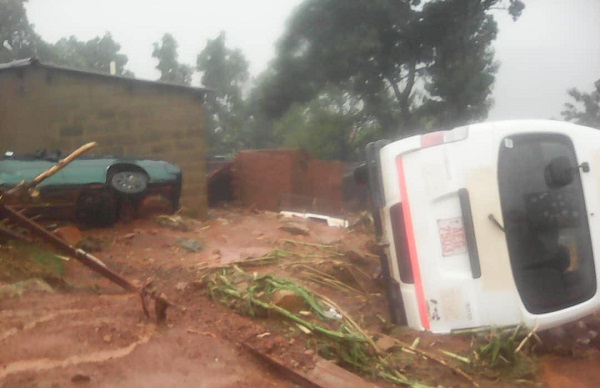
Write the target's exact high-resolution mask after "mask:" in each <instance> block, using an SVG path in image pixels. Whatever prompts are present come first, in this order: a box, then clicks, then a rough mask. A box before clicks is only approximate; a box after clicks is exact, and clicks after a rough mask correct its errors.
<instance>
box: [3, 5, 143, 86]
mask: <svg viewBox="0 0 600 388" xmlns="http://www.w3.org/2000/svg"><path fill="white" fill-rule="evenodd" d="M25 3H26V0H25V1H23V0H0V63H4V62H9V61H12V60H15V59H24V58H31V57H37V58H39V59H41V60H42V61H46V62H49V63H52V64H55V65H61V66H66V67H71V68H76V69H82V70H89V71H96V72H100V73H109V72H110V63H111V61H114V62H115V64H116V71H117V75H124V76H133V73H131V72H130V71H128V70H126V69H125V64H126V63H127V56H126V55H125V54H122V53H120V50H121V46H120V45H119V44H118V43H117V42H116V41H115V40H114V39H113V38H112V36H111V34H110V33H106V34H105V35H104V36H102V37H96V38H94V39H91V40H89V41H87V42H83V41H79V40H77V38H75V37H74V36H71V37H69V38H62V39H60V40H59V41H58V42H56V44H50V43H47V42H44V41H43V40H42V38H40V36H39V35H38V34H37V33H36V32H35V31H34V28H33V25H32V24H31V23H29V19H28V18H27V12H26V10H25V6H24V4H25Z"/></svg>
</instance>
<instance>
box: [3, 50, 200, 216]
mask: <svg viewBox="0 0 600 388" xmlns="http://www.w3.org/2000/svg"><path fill="white" fill-rule="evenodd" d="M205 92H206V91H205V90H204V89H199V88H191V87H186V86H179V85H173V84H165V83H160V82H153V81H145V80H139V79H134V78H126V77H120V76H112V75H108V74H100V73H93V72H87V71H81V70H75V69H68V68H63V67H57V66H52V65H48V64H44V63H40V62H39V61H37V60H36V59H26V60H19V61H14V62H10V63H8V64H0V152H2V153H3V152H5V151H7V150H11V151H15V152H17V153H31V152H33V151H35V150H37V149H43V148H45V149H48V150H53V149H60V150H61V151H63V154H65V153H68V152H71V151H73V150H74V149H76V148H77V147H79V146H80V145H82V144H84V143H87V142H90V141H96V142H98V143H99V147H98V148H96V149H95V150H93V153H94V154H96V155H106V154H110V155H114V156H118V157H150V158H156V159H164V160H167V161H169V162H172V163H175V164H177V165H178V166H179V167H181V169H182V170H183V192H182V197H181V202H182V205H183V206H184V207H185V208H187V209H189V210H191V211H192V212H193V213H194V214H196V215H199V216H202V215H204V214H205V212H206V206H207V200H206V178H205V177H206V167H205V152H204V111H203V101H204V95H205Z"/></svg>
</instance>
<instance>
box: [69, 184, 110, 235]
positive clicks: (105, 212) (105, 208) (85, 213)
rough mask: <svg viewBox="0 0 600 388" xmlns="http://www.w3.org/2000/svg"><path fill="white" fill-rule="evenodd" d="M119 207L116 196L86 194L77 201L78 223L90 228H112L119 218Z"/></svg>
mask: <svg viewBox="0 0 600 388" xmlns="http://www.w3.org/2000/svg"><path fill="white" fill-rule="evenodd" d="M118 209H119V206H118V201H117V198H116V197H115V195H114V194H112V193H110V192H107V191H101V192H84V193H82V194H81V195H80V196H79V199H78V200H77V208H76V213H77V221H78V222H80V223H82V224H85V225H90V226H100V227H102V226H111V225H113V224H114V223H115V222H117V220H118V218H119V211H118Z"/></svg>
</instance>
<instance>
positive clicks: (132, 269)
mask: <svg viewBox="0 0 600 388" xmlns="http://www.w3.org/2000/svg"><path fill="white" fill-rule="evenodd" d="M281 225H282V221H281V220H279V219H278V218H277V216H276V215H275V214H273V213H253V212H250V211H226V210H218V211H215V212H214V213H213V214H212V216H211V220H210V221H207V222H206V223H202V224H201V223H197V224H193V225H192V230H190V231H177V230H173V229H169V228H164V227H161V226H159V225H157V224H156V223H154V222H153V221H151V220H136V221H133V222H129V223H121V224H119V225H117V226H116V227H115V228H112V229H102V230H89V231H85V232H84V236H94V237H96V238H99V239H101V241H103V242H104V243H105V244H106V246H105V247H104V248H103V249H102V250H101V251H100V252H97V253H96V255H97V256H98V257H99V258H100V259H102V260H103V261H105V262H106V264H107V265H109V266H110V267H111V268H113V269H115V270H116V271H117V272H119V273H120V274H121V275H123V276H125V277H126V278H128V279H131V280H135V281H137V282H139V283H140V284H141V283H143V282H145V281H146V279H148V278H149V277H154V279H155V283H156V286H157V288H158V289H160V290H161V291H164V292H165V293H166V295H167V297H168V298H169V299H170V300H172V301H173V302H175V303H176V304H177V305H179V306H181V307H183V308H184V309H185V310H177V309H170V310H169V314H168V319H167V324H166V325H164V326H161V327H158V326H157V325H156V324H155V322H154V321H153V320H149V319H147V318H146V317H145V316H144V315H143V313H142V308H141V304H140V300H139V298H138V297H137V296H136V295H131V294H127V293H124V292H123V291H121V290H120V289H119V287H117V286H115V285H113V284H111V283H110V282H108V281H106V280H105V279H102V278H100V277H99V276H97V275H95V274H93V273H91V272H90V271H89V270H87V269H86V268H84V267H83V266H81V265H80V264H79V263H77V262H74V261H73V260H71V261H69V262H68V263H67V264H66V273H65V274H64V276H63V279H64V281H65V283H64V284H62V285H60V284H54V286H55V289H56V291H55V292H54V293H34V292H25V293H24V294H23V295H21V296H19V297H5V296H2V299H1V301H0V344H1V346H0V364H1V365H2V369H0V386H3V387H15V386H26V387H27V386H34V387H68V386H80V385H85V384H87V385H89V386H94V387H96V386H98V387H115V386H117V387H134V386H145V387H147V386H152V387H164V386H168V385H172V386H178V387H185V386H189V387H198V386H205V387H219V386H220V387H236V386H239V387H246V386H264V387H270V386H276V387H288V386H290V387H291V386H295V384H294V383H293V382H291V381H290V380H289V379H288V378H287V377H286V376H284V375H282V374H280V373H278V372H277V371H275V370H274V369H272V368H271V367H268V366H267V365H265V364H264V363H263V362H262V361H260V360H259V359H257V358H256V357H254V356H253V355H251V354H250V353H249V352H248V351H247V350H245V349H244V348H243V347H242V346H241V345H240V342H242V341H243V340H246V339H249V338H261V341H260V345H261V347H262V349H263V351H264V352H265V353H268V354H272V355H277V356H278V357H280V359H281V360H283V362H284V363H285V364H287V366H288V367H290V368H291V369H293V370H298V371H300V372H301V371H303V370H304V371H305V370H310V369H311V368H312V367H314V363H315V362H316V360H317V356H316V355H315V352H314V350H313V349H311V348H310V346H309V347H307V343H308V342H307V337H306V336H303V335H302V334H301V333H300V334H295V335H292V334H291V333H292V332H291V331H290V330H291V328H290V327H288V326H286V325H285V324H284V323H282V322H281V321H278V320H273V319H266V318H259V319H250V318H246V317H242V316H239V315H237V314H236V313H235V312H234V311H232V310H230V309H228V308H227V307H226V306H223V305H221V304H219V303H216V302H213V301H211V300H210V299H208V298H207V297H206V292H205V290H203V289H201V287H199V286H198V285H197V284H196V283H195V282H196V281H197V280H198V273H199V272H198V271H199V269H200V268H202V267H204V266H205V265H206V264H204V263H208V265H222V264H225V263H228V262H232V261H236V260H240V259H243V258H246V257H260V256H263V255H265V254H267V253H268V252H270V251H271V250H273V248H274V247H275V246H281V244H282V240H284V239H295V240H297V241H304V242H308V243H314V244H340V243H342V242H343V243H344V244H345V245H350V246H353V247H359V248H360V250H361V252H365V253H366V252H367V250H366V249H365V244H366V243H367V242H368V240H369V236H368V235H366V234H364V233H359V232H349V231H345V230H341V229H335V228H329V227H327V226H325V225H322V224H319V223H316V222H312V221H311V222H309V223H308V224H307V226H308V228H309V229H310V235H309V236H293V235H291V234H289V233H288V232H284V231H282V230H279V229H278V228H279V227H280V226H281ZM181 238H188V239H195V240H198V241H201V242H203V244H204V247H203V248H202V249H201V250H200V251H199V252H190V251H188V250H186V249H184V248H181V247H180V246H178V245H177V244H176V243H177V241H178V240H179V239H181ZM288 245H289V244H288ZM287 248H288V249H292V248H293V247H291V246H287ZM14 252H15V250H14V249H13V248H9V247H7V246H4V247H3V248H2V250H1V251H0V258H6V257H9V256H11V254H13V253H14ZM364 257H366V258H367V259H368V260H369V261H370V262H366V263H362V264H363V266H364V268H365V271H370V270H371V269H372V268H373V266H376V264H377V261H376V259H375V258H373V257H372V256H370V255H368V253H366V254H365V256H364ZM3 272H5V271H4V270H3ZM7 275H8V274H7V273H3V274H2V276H3V278H4V279H6V278H7ZM13 275H14V273H13ZM13 280H16V279H13ZM369 287H375V288H373V289H370V290H368V291H369V295H370V296H369V297H368V298H366V299H360V298H354V297H350V296H344V295H337V296H338V297H339V299H340V300H341V301H342V302H343V305H344V306H347V307H346V308H347V309H348V311H349V312H350V314H352V315H353V316H354V317H355V318H356V319H357V320H359V321H361V322H362V323H363V324H364V326H365V327H366V328H367V329H368V330H369V332H371V333H377V332H379V331H380V330H381V329H382V325H381V322H380V321H379V320H378V319H377V318H376V314H380V315H381V316H382V317H384V318H385V319H389V318H388V315H387V311H386V304H385V298H384V297H383V295H382V293H381V292H382V290H381V289H377V287H378V285H377V284H376V283H373V284H372V285H369ZM330 296H331V294H330ZM334 296H335V295H334ZM340 304H341V303H340ZM598 321H599V320H598V317H592V318H590V319H589V320H587V321H586V323H585V324H584V326H585V327H582V326H581V325H582V324H579V326H569V327H567V329H566V330H563V331H562V332H561V331H558V332H555V333H551V334H550V335H549V336H547V337H548V339H545V343H547V344H548V346H550V344H551V343H552V341H556V343H555V344H552V346H551V348H550V349H548V350H545V352H546V353H552V354H551V355H550V356H543V357H542V359H541V360H540V361H539V366H538V368H537V370H538V376H537V377H536V376H530V380H532V381H536V380H537V381H543V382H544V385H546V386H566V385H569V386H582V387H585V386H593V385H594V384H593V383H594V382H600V374H598V373H600V371H599V370H598V368H597V366H598V365H600V356H599V355H600V350H599V349H600V340H599V339H598V337H593V338H588V339H589V341H588V342H587V343H583V342H585V341H583V342H582V341H581V338H583V337H582V336H580V335H579V334H581V335H583V334H586V335H587V334H589V333H590V332H594V330H598V329H600V325H598ZM578 330H579V332H581V333H579V332H577V331H578ZM278 331H279V333H283V334H282V335H277V332H278ZM576 332H577V333H576ZM267 333H270V334H267ZM394 333H396V334H398V335H399V336H400V338H402V339H405V340H406V341H410V340H411V338H412V339H414V338H416V337H417V336H419V337H420V338H421V344H422V345H421V346H427V349H434V348H435V347H436V346H437V347H440V348H444V349H448V350H452V351H453V352H461V351H465V349H468V347H469V341H468V339H463V338H453V337H448V336H446V337H441V336H431V335H424V334H423V333H414V332H410V331H406V330H400V331H397V330H396V331H394ZM257 335H259V337H257ZM585 338H587V337H585ZM578 341H579V342H578ZM430 345H431V347H430ZM557 349H558V350H557ZM463 354H464V353H463ZM409 365H412V366H410V367H409V368H408V370H405V371H403V372H404V373H406V374H411V373H415V374H416V375H421V376H427V378H426V382H427V383H428V384H431V385H443V386H468V385H469V383H468V382H467V381H466V380H464V379H462V378H461V377H460V376H457V375H455V374H454V373H453V372H452V371H451V370H450V369H448V368H444V367H441V366H439V365H437V364H435V363H431V362H428V361H423V360H422V359H418V358H415V360H414V362H412V363H409ZM582 371H585V373H582ZM475 378H476V380H478V381H479V382H480V383H481V384H482V385H484V386H488V385H491V384H492V385H496V386H503V385H511V384H507V383H506V381H504V382H503V381H496V379H494V378H486V377H485V376H479V375H477V376H475ZM377 384H378V385H380V386H391V385H390V384H389V383H385V382H382V381H377Z"/></svg>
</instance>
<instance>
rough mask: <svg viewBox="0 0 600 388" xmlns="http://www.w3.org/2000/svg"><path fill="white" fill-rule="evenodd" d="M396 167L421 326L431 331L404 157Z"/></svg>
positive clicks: (399, 158)
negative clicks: (409, 200)
mask: <svg viewBox="0 0 600 388" xmlns="http://www.w3.org/2000/svg"><path fill="white" fill-rule="evenodd" d="M396 166H397V168H398V180H399V183H400V196H401V200H402V212H403V213H404V222H405V226H404V228H405V231H406V243H407V245H408V253H409V256H410V264H411V266H412V270H413V276H414V279H415V291H416V293H417V304H418V306H419V315H420V316H421V324H422V325H423V327H424V328H425V330H429V329H430V326H429V316H428V315H427V304H426V302H425V293H424V292H423V282H422V281H421V270H420V269H419V260H418V258H417V244H416V242H415V232H414V230H413V222H412V213H411V212H410V204H409V202H408V190H407V188H406V175H405V174H404V161H403V160H402V157H398V158H397V159H396Z"/></svg>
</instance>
